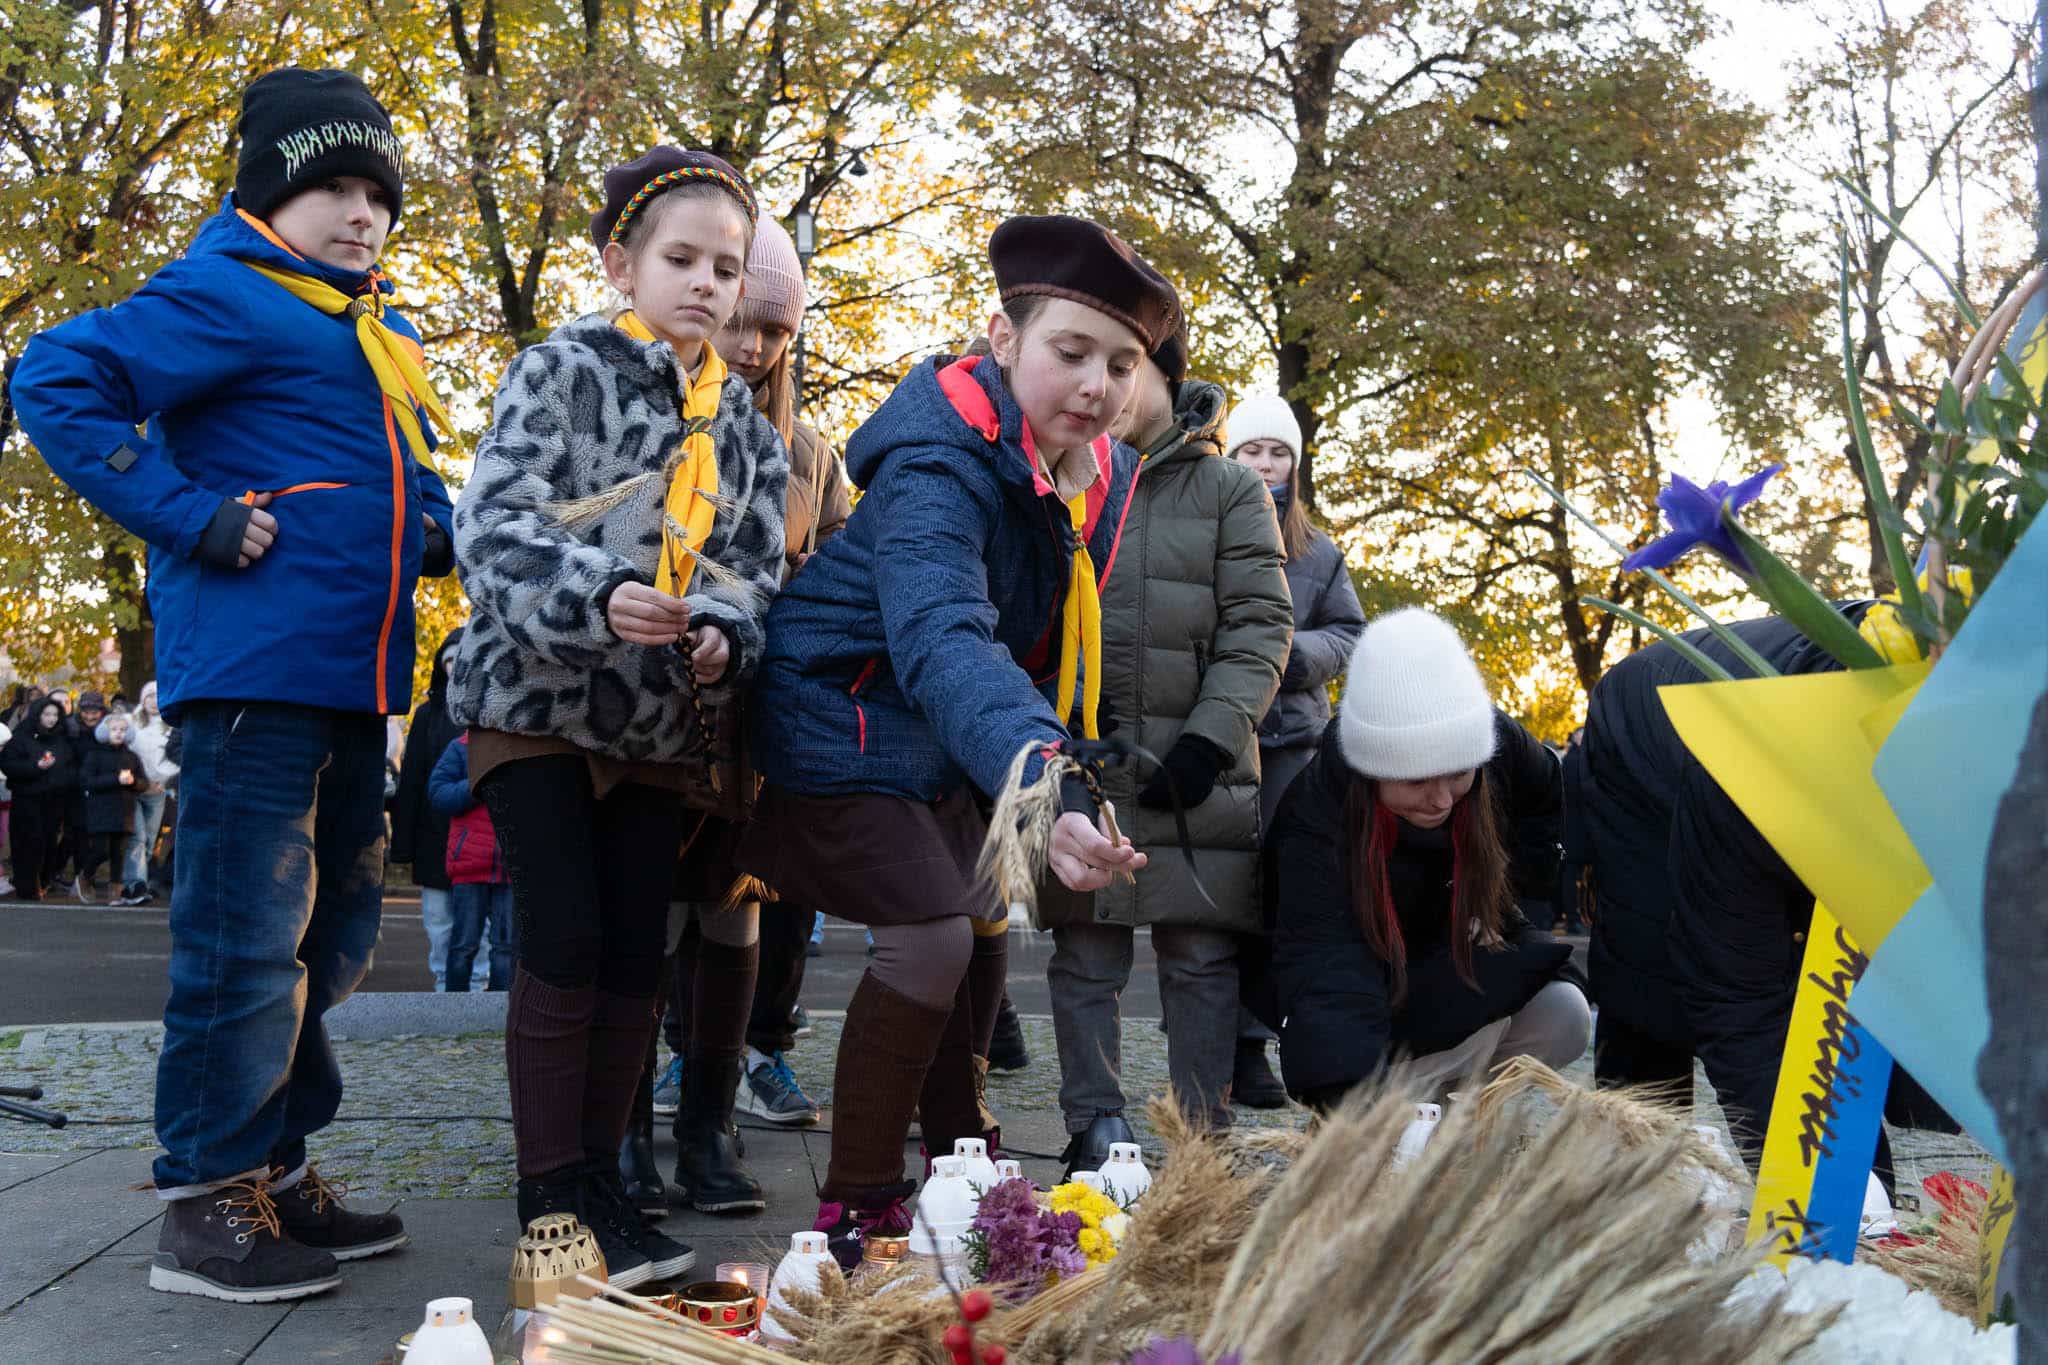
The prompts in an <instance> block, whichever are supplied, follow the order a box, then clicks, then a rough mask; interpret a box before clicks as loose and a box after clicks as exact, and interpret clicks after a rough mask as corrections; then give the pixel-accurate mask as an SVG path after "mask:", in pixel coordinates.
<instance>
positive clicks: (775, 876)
mask: <svg viewBox="0 0 2048 1365" xmlns="http://www.w3.org/2000/svg"><path fill="white" fill-rule="evenodd" d="M987 833H988V825H987V824H986V822H984V821H983V819H982V818H981V810H980V808H979V807H978V806H977V805H976V804H975V801H974V796H973V794H972V792H971V791H970V790H969V789H968V788H966V787H962V788H960V789H959V790H957V791H955V792H953V793H952V794H951V795H949V796H942V797H940V798H939V799H938V800H936V801H912V800H909V799H908V798H906V797H901V796H883V795H880V794H878V793H871V792H870V793H861V794H859V795H855V796H799V795H798V794H796V793H795V792H792V791H787V790H785V789H783V788H781V787H778V786H776V785H775V784H774V783H772V782H771V783H768V784H766V785H765V786H763V787H762V788H761V794H760V796H759V797H757V798H756V799H755V802H754V816H753V819H751V820H749V821H748V822H747V827H746V829H745V830H744V831H743V832H742V833H741V835H740V840H739V849H738V851H737V861H738V863H739V868H740V871H742V872H744V873H746V874H748V875H749V876H753V877H758V878H760V880H761V881H763V882H764V883H766V884H767V885H768V886H769V887H770V888H772V889H773V890H774V892H775V893H776V895H778V896H780V897H781V898H782V899H783V900H786V901H790V902H792V903H794V904H796V905H801V906H804V907H805V908H806V909H811V910H823V911H824V912H825V913H826V914H828V915H833V916H836V917H838V918H839V919H844V920H851V921H853V922H854V923H855V924H867V925H879V924H922V923H924V922H926V921H928V920H935V919H945V918H946V917H947V916H949V915H967V916H970V917H972V918H974V919H995V918H996V917H997V916H998V914H999V913H1001V907H999V906H998V905H997V904H996V899H995V895H994V893H993V892H992V891H990V890H989V889H988V888H987V887H985V886H982V885H980V884H978V883H977V882H976V880H975V876H974V863H975V860H976V859H977V858H979V857H980V856H981V844H982V840H983V838H984V837H986V835H987Z"/></svg>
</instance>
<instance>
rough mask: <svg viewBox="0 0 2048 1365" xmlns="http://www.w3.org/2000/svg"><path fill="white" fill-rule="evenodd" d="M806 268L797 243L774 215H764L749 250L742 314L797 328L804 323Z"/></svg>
mask: <svg viewBox="0 0 2048 1365" xmlns="http://www.w3.org/2000/svg"><path fill="white" fill-rule="evenodd" d="M805 302H806V299H805V295H804V268H803V265H802V263H801V262H799V261H798V260H797V257H796V243H794V242H792V241H790V240H789V232H788V230H787V229H786V228H784V227H783V226H782V224H780V223H778V222H776V221H775V220H774V219H773V218H770V217H767V216H766V215H763V216H762V218H761V221H760V224H759V226H757V227H756V228H755V229H754V249H753V250H752V251H751V252H749V253H748V254H747V296H746V298H744V299H742V300H741V301H740V311H741V314H742V316H743V317H745V318H746V319H747V320H749V321H751V322H754V323H756V324H760V323H768V322H779V323H781V324H782V325H783V326H784V327H787V328H788V329H789V330H790V331H792V332H794V331H796V330H797V329H798V328H799V327H801V326H802V325H803V320H804V304H805Z"/></svg>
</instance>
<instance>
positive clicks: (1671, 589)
mask: <svg viewBox="0 0 2048 1365" xmlns="http://www.w3.org/2000/svg"><path fill="white" fill-rule="evenodd" d="M1522 472H1523V473H1524V474H1527V475H1528V476H1529V478H1530V479H1531V480H1532V481H1534V483H1535V484H1536V486H1537V487H1538V488H1540V489H1542V490H1543V491H1544V492H1545V493H1548V494H1549V495H1550V499H1551V501H1553V502H1555V503H1556V504H1557V505H1558V506H1559V507H1562V508H1563V509H1564V510H1565V511H1567V512H1569V513H1571V514H1572V516H1573V517H1575V518H1577V519H1578V521H1579V524H1580V525H1582V526H1584V527H1585V528H1586V529H1587V530H1589V531H1591V532H1592V533H1593V534H1594V535H1596V536H1598V537H1600V539H1601V540H1603V541H1605V542H1607V548H1608V549H1610V550H1612V551H1614V553H1615V555H1616V557H1617V558H1620V559H1627V558H1628V548H1627V547H1626V546H1624V545H1623V544H1622V543H1621V542H1620V541H1618V540H1616V539H1615V538H1614V537H1613V536H1610V535H1608V534H1607V532H1606V531H1605V530H1603V529H1601V527H1600V525H1599V523H1598V522H1596V521H1594V520H1593V519H1592V518H1591V517H1589V516H1587V515H1586V514H1585V513H1584V512H1581V511H1580V510H1579V509H1578V508H1577V507H1575V506H1573V505H1572V500H1571V499H1570V498H1567V497H1566V496H1565V495H1564V494H1563V493H1562V492H1561V491H1559V490H1558V489H1557V488H1555V487H1553V486H1552V485H1551V483H1550V481H1549V480H1548V479H1546V478H1544V477H1543V476H1542V475H1541V474H1538V473H1537V472H1536V471H1535V470H1533V469H1524V470H1523V471H1522ZM1638 572H1640V573H1643V574H1646V575H1648V577H1649V580H1650V581H1651V582H1652V583H1655V584H1656V585H1657V586H1658V587H1659V588H1662V589H1663V590H1664V595H1665V596H1666V597H1669V598H1670V599H1671V600H1672V601H1674V602H1676V603H1678V605H1679V606H1681V607H1683V608H1685V610H1687V611H1689V612H1691V613H1692V614H1693V615H1694V616H1697V617H1698V618H1699V619H1700V621H1701V623H1702V624H1704V625H1705V626H1706V628H1707V629H1708V630H1711V631H1713V632H1714V638H1715V639H1717V640H1719V641H1720V642H1721V643H1722V644H1724V645H1726V646H1728V648H1729V650H1730V651H1731V652H1732V653H1733V654H1734V655H1735V657H1736V658H1738V659H1740V660H1742V662H1743V663H1744V664H1745V665H1746V666H1747V667H1748V668H1749V670H1750V671H1751V672H1752V673H1754V674H1756V676H1757V677H1759V678H1775V677H1777V676H1778V670H1777V669H1775V668H1773V667H1771V661H1770V660H1769V659H1766V658H1765V657H1764V656H1763V655H1761V654H1759V653H1757V652H1756V650H1754V649H1753V648H1751V647H1750V645H1749V644H1748V642H1747V641H1745V640H1744V639H1743V638H1742V637H1741V636H1740V635H1737V634H1736V633H1735V632H1734V631H1732V630H1730V629H1728V627H1727V626H1725V625H1723V624H1722V623H1721V622H1720V620H1719V619H1717V618H1716V617H1715V616H1714V614H1713V613H1712V612H1710V611H1708V610H1707V609H1706V608H1705V607H1703V606H1701V605H1700V604H1699V603H1697V602H1695V601H1693V599H1692V597H1691V595H1690V594H1688V593H1687V592H1685V591H1684V590H1683V589H1682V588H1680V587H1679V586H1678V585H1677V584H1676V583H1673V582H1672V581H1671V580H1670V579H1668V578H1666V577H1665V576H1664V575H1663V574H1661V573H1659V572H1657V571H1656V570H1655V569H1641V570H1638Z"/></svg>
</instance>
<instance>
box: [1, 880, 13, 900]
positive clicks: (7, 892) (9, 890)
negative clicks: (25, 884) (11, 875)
mask: <svg viewBox="0 0 2048 1365" xmlns="http://www.w3.org/2000/svg"><path fill="white" fill-rule="evenodd" d="M13 894H14V883H13V882H10V881H8V880H7V878H6V877H5V876H0V896H11V895H13Z"/></svg>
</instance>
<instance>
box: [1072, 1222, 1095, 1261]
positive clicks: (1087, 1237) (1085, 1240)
mask: <svg viewBox="0 0 2048 1365" xmlns="http://www.w3.org/2000/svg"><path fill="white" fill-rule="evenodd" d="M1075 1240H1076V1242H1077V1243H1078V1244H1079V1246H1080V1248H1081V1250H1082V1251H1084V1252H1086V1253H1087V1255H1088V1258H1089V1259H1090V1260H1093V1259H1094V1258H1095V1257H1097V1256H1099V1255H1100V1254H1101V1253H1102V1234H1101V1233H1100V1232H1097V1231H1096V1230H1095V1229H1094V1228H1082V1229H1081V1235H1080V1237H1078V1238H1077V1239H1075Z"/></svg>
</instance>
